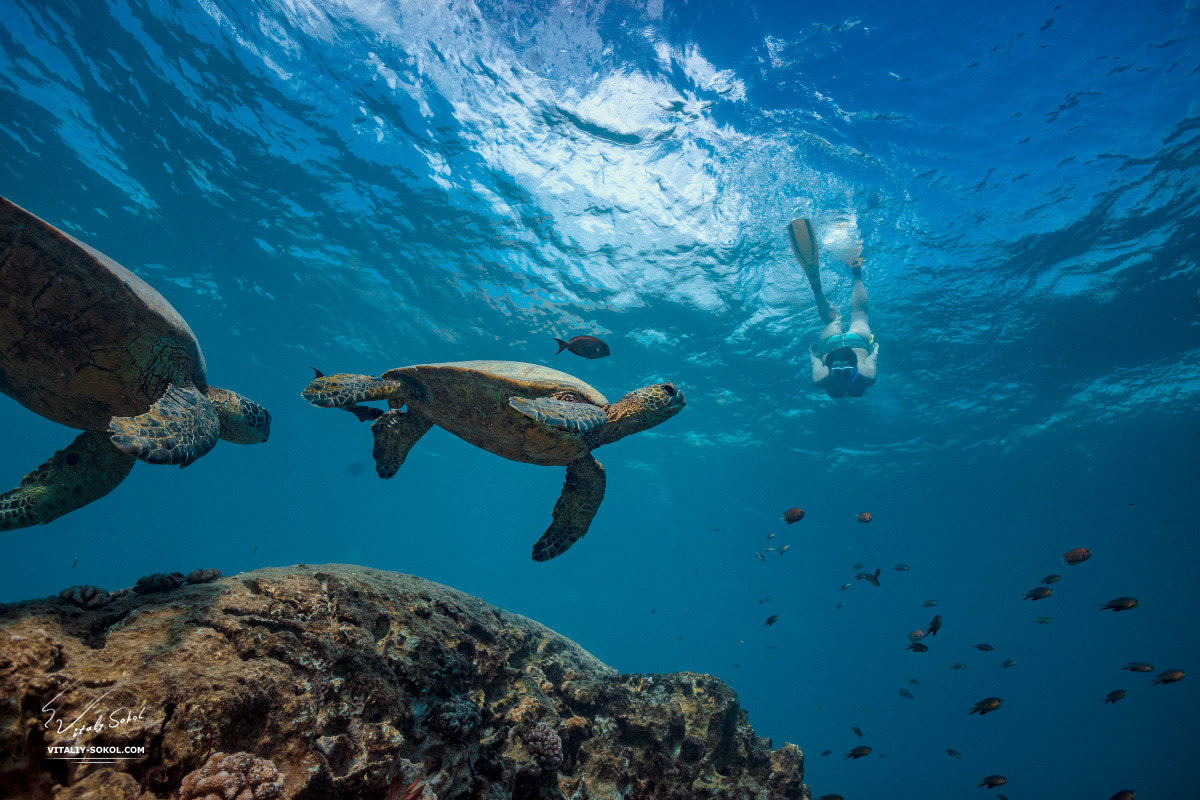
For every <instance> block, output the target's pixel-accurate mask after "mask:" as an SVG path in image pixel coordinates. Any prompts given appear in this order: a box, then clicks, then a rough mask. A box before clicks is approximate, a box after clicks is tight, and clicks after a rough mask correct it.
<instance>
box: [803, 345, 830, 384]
mask: <svg viewBox="0 0 1200 800" xmlns="http://www.w3.org/2000/svg"><path fill="white" fill-rule="evenodd" d="M808 357H809V358H810V359H812V379H813V383H818V384H819V383H820V382H821V381H823V380H825V379H826V378H828V377H829V367H827V366H825V363H824V362H823V361H821V359H819V358H817V354H816V353H814V352H813V351H812V349H811V348H810V349H809V351H808Z"/></svg>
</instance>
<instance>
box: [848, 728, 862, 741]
mask: <svg viewBox="0 0 1200 800" xmlns="http://www.w3.org/2000/svg"><path fill="white" fill-rule="evenodd" d="M850 730H852V731H854V735H855V736H857V737H858V738H860V739H861V738H862V728H860V727H858V726H857V725H851V726H850Z"/></svg>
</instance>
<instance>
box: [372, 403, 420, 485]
mask: <svg viewBox="0 0 1200 800" xmlns="http://www.w3.org/2000/svg"><path fill="white" fill-rule="evenodd" d="M432 427H433V422H431V421H430V420H429V419H428V418H426V417H422V416H421V415H420V414H416V413H413V412H412V411H399V410H397V409H392V410H391V411H388V412H387V413H386V414H383V415H382V416H381V417H380V418H379V419H377V420H375V421H374V422H373V423H371V433H373V434H375V447H374V449H373V450H372V451H371V455H373V456H375V472H376V473H378V475H379V477H381V478H390V477H392V476H393V475H395V474H396V470H398V469H400V465H401V464H403V463H404V459H406V458H407V457H408V451H409V450H412V448H413V445H414V444H416V443H417V440H418V439H420V438H421V437H422V436H424V435H425V432H426V431H428V430H429V429H430V428H432Z"/></svg>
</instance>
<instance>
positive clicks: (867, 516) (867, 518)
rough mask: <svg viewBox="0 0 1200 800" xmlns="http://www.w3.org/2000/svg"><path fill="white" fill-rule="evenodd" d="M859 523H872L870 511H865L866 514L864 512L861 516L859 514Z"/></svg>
mask: <svg viewBox="0 0 1200 800" xmlns="http://www.w3.org/2000/svg"><path fill="white" fill-rule="evenodd" d="M858 521H859V522H870V521H871V512H870V511H864V512H862V513H861V514H859V515H858Z"/></svg>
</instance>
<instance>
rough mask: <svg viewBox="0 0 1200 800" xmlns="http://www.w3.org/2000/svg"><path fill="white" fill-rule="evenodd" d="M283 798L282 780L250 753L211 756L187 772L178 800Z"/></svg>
mask: <svg viewBox="0 0 1200 800" xmlns="http://www.w3.org/2000/svg"><path fill="white" fill-rule="evenodd" d="M282 796H283V778H282V777H280V775H279V770H278V769H276V768H275V765H274V764H273V763H271V762H270V761H268V760H267V759H265V758H259V757H258V756H256V755H253V754H251V753H234V754H232V755H228V754H226V753H213V754H212V755H211V756H209V757H208V761H206V762H204V766H202V767H200V769H197V770H194V771H192V772H189V773H188V774H187V775H185V776H184V778H183V786H182V787H180V789H179V798H180V800H275V798H279V797H282Z"/></svg>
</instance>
